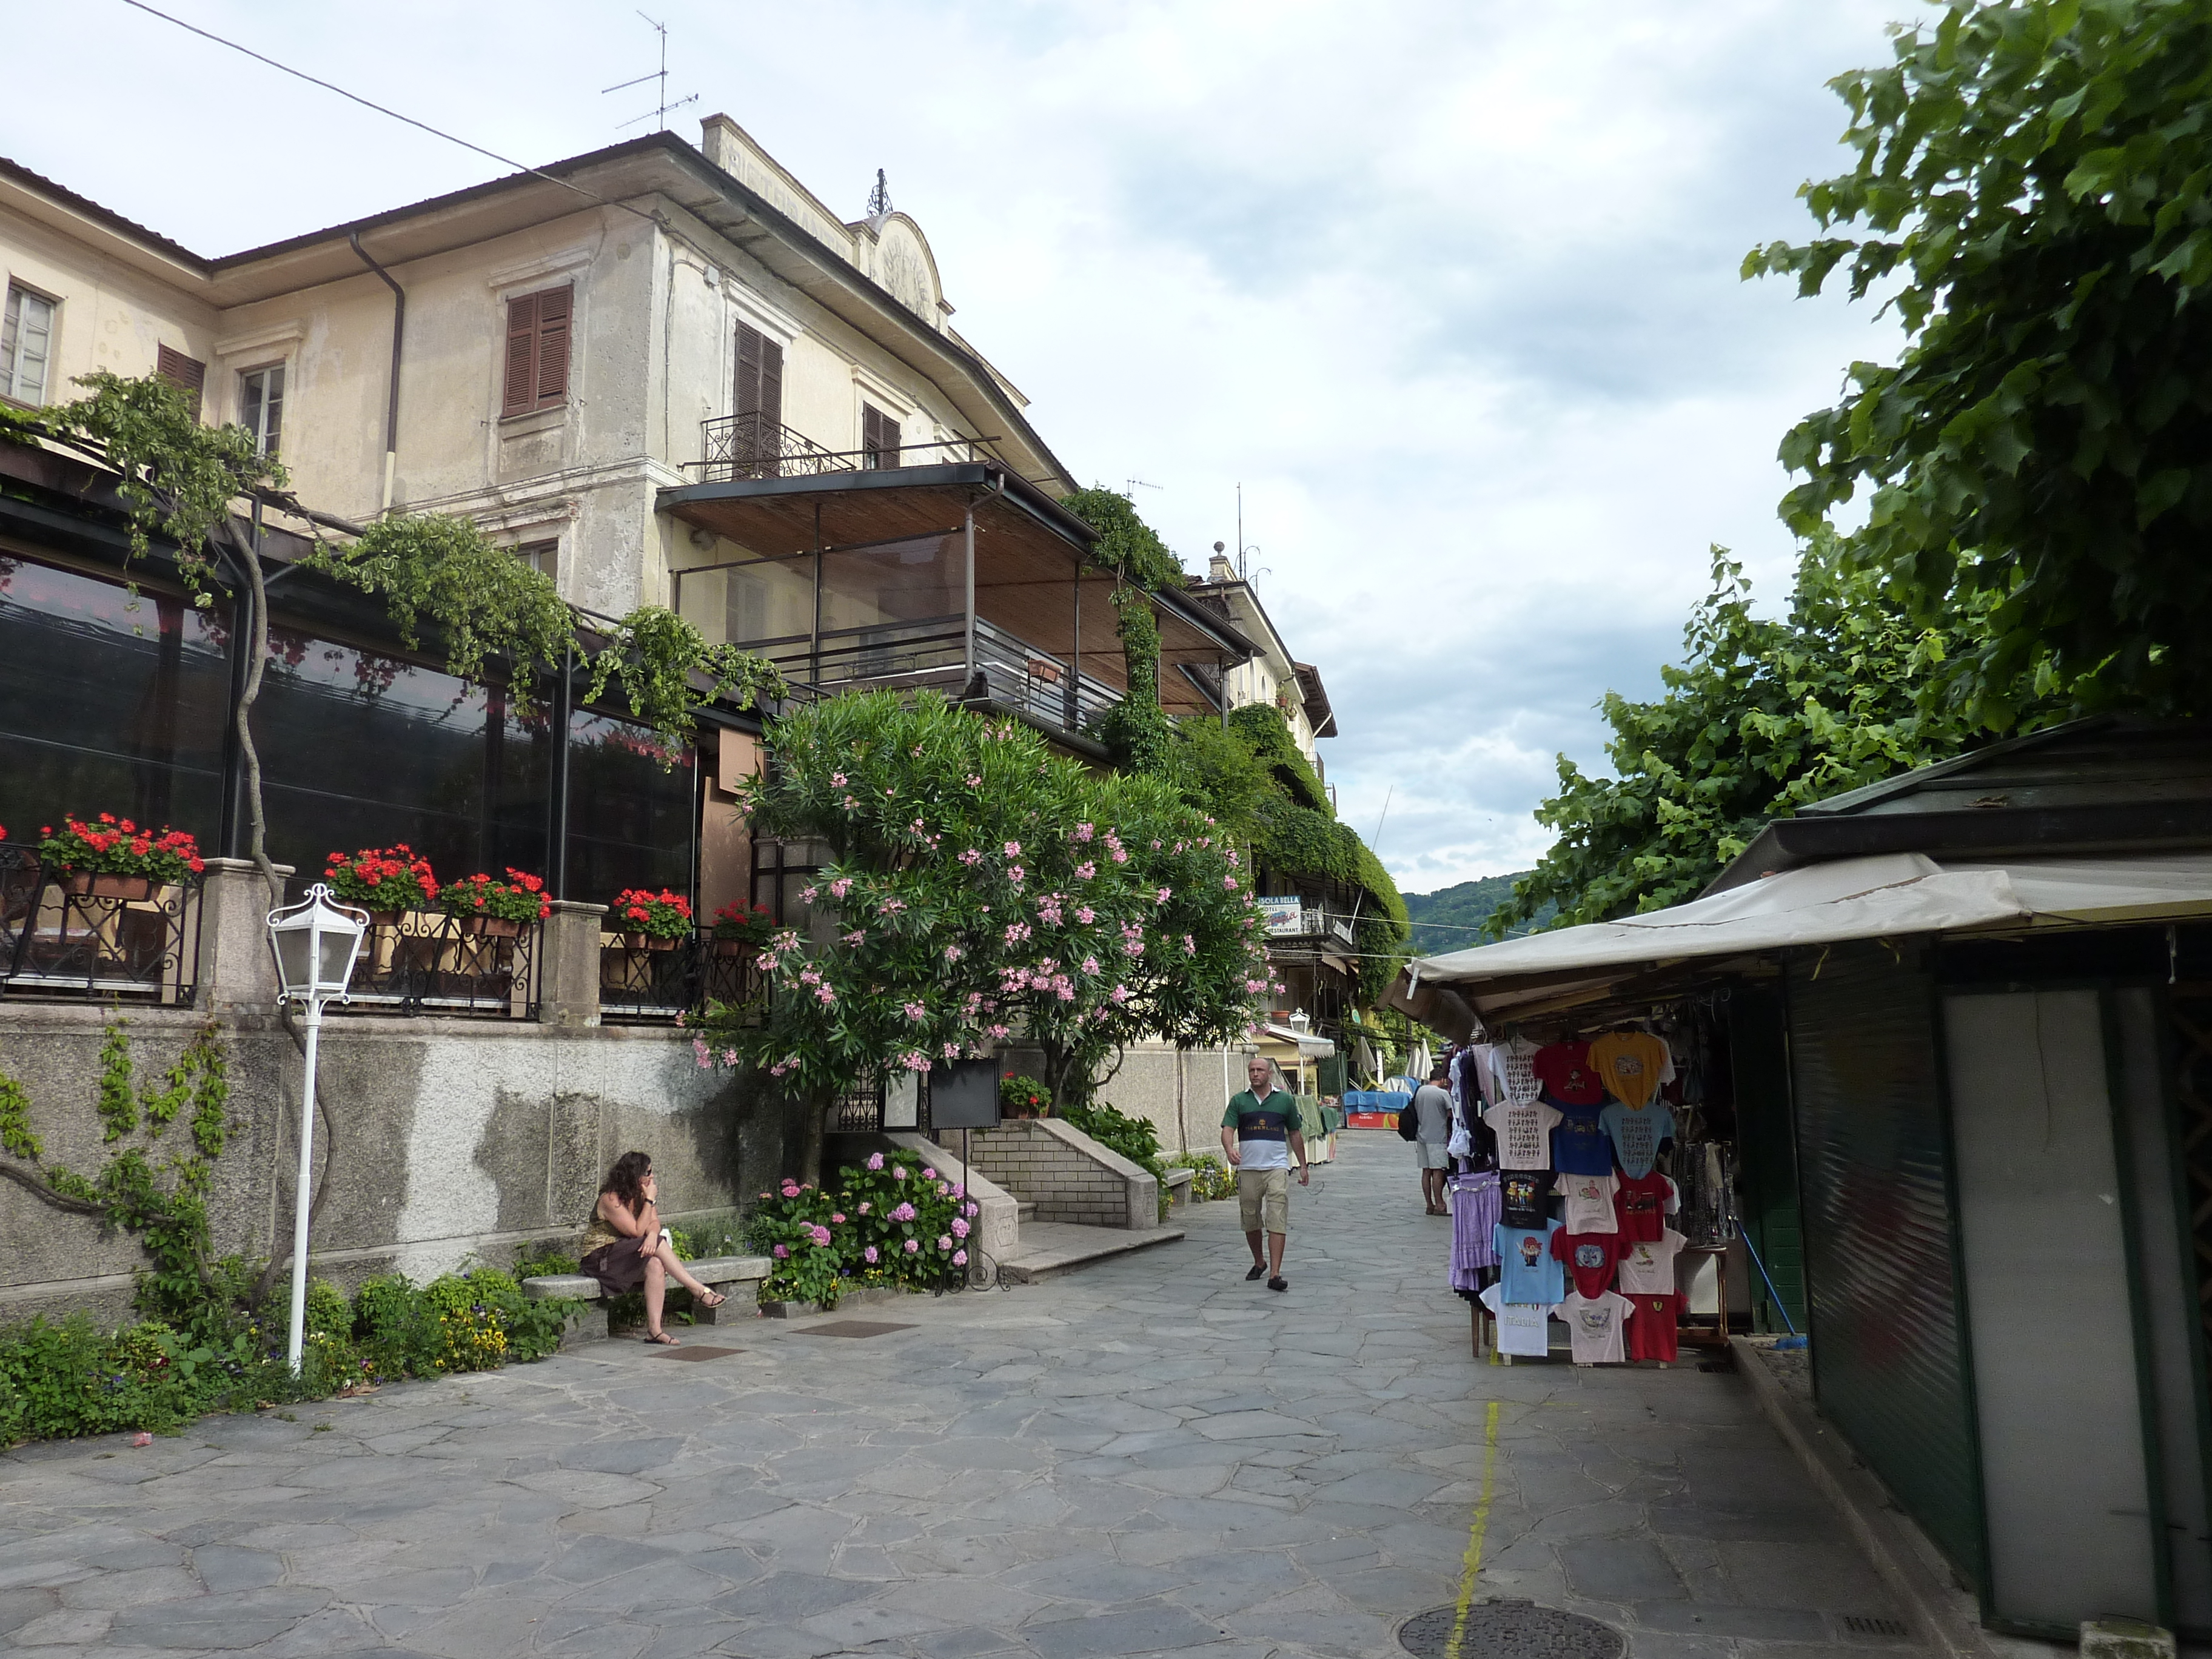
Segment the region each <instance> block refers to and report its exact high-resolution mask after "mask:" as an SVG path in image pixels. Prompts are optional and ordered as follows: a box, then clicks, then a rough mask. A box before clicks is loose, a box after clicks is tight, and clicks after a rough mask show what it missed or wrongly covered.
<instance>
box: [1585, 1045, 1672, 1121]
mask: <svg viewBox="0 0 2212 1659" xmlns="http://www.w3.org/2000/svg"><path fill="white" fill-rule="evenodd" d="M1669 1059H1670V1056H1669V1055H1668V1053H1667V1045H1666V1044H1665V1043H1664V1042H1661V1041H1660V1040H1659V1039H1658V1038H1657V1037H1656V1036H1652V1035H1651V1033H1650V1032H1649V1031H1607V1033H1606V1034H1605V1035H1604V1036H1601V1037H1596V1038H1594V1039H1592V1041H1591V1042H1590V1046H1589V1065H1590V1069H1591V1070H1592V1071H1594V1072H1595V1073H1597V1075H1598V1079H1599V1081H1601V1083H1603V1084H1604V1085H1605V1087H1606V1092H1607V1093H1608V1094H1610V1095H1611V1096H1612V1097H1613V1098H1614V1099H1615V1100H1617V1101H1619V1102H1620V1103H1621V1104H1622V1105H1624V1106H1626V1107H1629V1108H1631V1109H1633V1110H1637V1111H1641V1110H1643V1109H1644V1107H1646V1106H1648V1105H1650V1103H1651V1097H1652V1096H1654V1095H1656V1094H1657V1093H1658V1092H1659V1085H1660V1084H1661V1083H1662V1081H1664V1079H1665V1076H1666V1073H1667V1070H1668V1060H1669Z"/></svg>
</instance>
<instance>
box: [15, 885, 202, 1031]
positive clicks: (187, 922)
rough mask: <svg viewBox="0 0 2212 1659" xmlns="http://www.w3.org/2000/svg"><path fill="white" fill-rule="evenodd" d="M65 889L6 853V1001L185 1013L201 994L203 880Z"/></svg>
mask: <svg viewBox="0 0 2212 1659" xmlns="http://www.w3.org/2000/svg"><path fill="white" fill-rule="evenodd" d="M134 882H135V878H123V879H120V880H118V879H116V878H104V877H103V878H96V879H80V880H79V881H76V882H75V883H72V882H69V881H65V880H64V878H62V877H61V876H59V875H58V874H57V873H56V872H52V871H51V870H47V869H45V868H43V867H42V866H40V862H39V856H38V854H36V853H35V852H33V851H32V850H31V849H30V848H27V847H20V846H19V847H9V846H0V996H6V997H9V998H11V999H14V998H35V999H40V1000H52V999H59V1000H74V1001H93V1002H103V1003H115V1002H129V1003H142V1004H151V1005H154V1006H167V1007H189V1006H191V1003H192V1001H193V1000H194V998H195V996H196V995H197V991H198V966H199V931H200V879H199V878H198V877H197V876H194V877H192V878H190V879H188V880H187V881H185V882H184V883H183V884H178V885H170V886H159V885H155V884H151V883H145V884H134Z"/></svg>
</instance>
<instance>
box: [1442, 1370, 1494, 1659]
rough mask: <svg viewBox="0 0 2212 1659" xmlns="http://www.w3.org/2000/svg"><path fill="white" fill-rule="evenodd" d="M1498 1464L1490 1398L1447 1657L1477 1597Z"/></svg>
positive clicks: (1455, 1650) (1455, 1656)
mask: <svg viewBox="0 0 2212 1659" xmlns="http://www.w3.org/2000/svg"><path fill="white" fill-rule="evenodd" d="M1497 1468H1498V1402H1497V1401H1495V1400H1493V1401H1491V1402H1490V1409H1489V1410H1488V1411H1487V1412H1486V1413H1484V1414H1483V1425H1482V1496H1481V1497H1480V1498H1478V1499H1477V1500H1476V1501H1475V1505H1474V1524H1473V1525H1471V1526H1470V1527H1468V1529H1467V1557H1466V1559H1465V1561H1464V1562H1463V1564H1462V1566H1461V1568H1460V1575H1459V1608H1458V1611H1457V1612H1456V1613H1455V1614H1454V1615H1453V1618H1452V1630H1451V1640H1450V1641H1449V1642H1448V1643H1446V1644H1444V1659H1459V1650H1460V1644H1461V1643H1462V1641H1463V1640H1465V1639H1466V1637H1467V1610H1468V1607H1471V1606H1472V1605H1473V1604H1474V1576H1475V1574H1476V1573H1478V1572H1480V1571H1481V1570H1482V1535H1483V1534H1484V1533H1486V1532H1487V1531H1488V1530H1489V1529H1490V1494H1491V1492H1492V1481H1493V1478H1494V1476H1495V1474H1496V1473H1497Z"/></svg>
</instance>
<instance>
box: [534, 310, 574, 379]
mask: <svg viewBox="0 0 2212 1659" xmlns="http://www.w3.org/2000/svg"><path fill="white" fill-rule="evenodd" d="M574 301H575V290H574V289H571V288H549V289H546V290H545V291H544V293H542V294H540V295H538V402H537V406H538V408H540V409H544V408H547V407H549V406H550V405H551V404H557V403H562V402H564V401H566V399H567V398H568V334H569V329H568V322H569V313H570V312H571V311H572V310H573V309H574Z"/></svg>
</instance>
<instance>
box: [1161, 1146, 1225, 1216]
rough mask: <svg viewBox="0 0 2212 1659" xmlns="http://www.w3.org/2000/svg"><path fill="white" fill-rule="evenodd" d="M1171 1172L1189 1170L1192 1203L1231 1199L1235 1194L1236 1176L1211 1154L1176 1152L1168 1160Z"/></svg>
mask: <svg viewBox="0 0 2212 1659" xmlns="http://www.w3.org/2000/svg"><path fill="white" fill-rule="evenodd" d="M1168 1167H1169V1168H1170V1169H1171V1170H1194V1171H1195V1173H1194V1175H1193V1176H1191V1178H1190V1196H1191V1201H1192V1202H1193V1203H1198V1204H1202V1203H1204V1202H1206V1200H1209V1199H1216V1198H1231V1197H1233V1196H1235V1194H1236V1192H1237V1176H1236V1175H1235V1173H1234V1172H1233V1171H1232V1170H1231V1169H1230V1167H1229V1166H1228V1165H1227V1164H1225V1163H1223V1162H1222V1161H1221V1160H1220V1159H1219V1158H1216V1157H1215V1156H1214V1155H1213V1154H1212V1152H1178V1153H1176V1155H1175V1156H1174V1157H1173V1158H1170V1159H1169V1160H1168Z"/></svg>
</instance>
